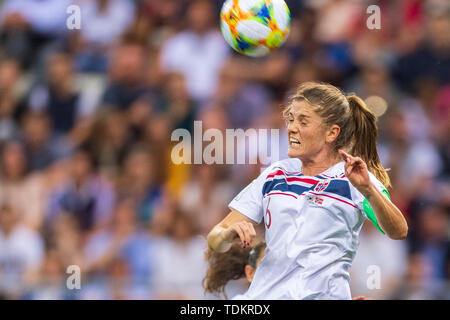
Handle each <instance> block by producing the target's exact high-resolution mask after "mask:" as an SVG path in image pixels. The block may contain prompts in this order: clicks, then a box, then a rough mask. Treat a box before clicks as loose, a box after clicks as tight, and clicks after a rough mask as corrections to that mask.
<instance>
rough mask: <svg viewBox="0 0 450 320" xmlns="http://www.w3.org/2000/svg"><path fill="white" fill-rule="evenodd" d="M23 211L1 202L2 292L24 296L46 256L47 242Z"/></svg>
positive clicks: (16, 297) (0, 253) (10, 295)
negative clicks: (26, 222) (30, 225)
mask: <svg viewBox="0 0 450 320" xmlns="http://www.w3.org/2000/svg"><path fill="white" fill-rule="evenodd" d="M20 219H21V213H20V212H19V211H17V210H16V209H15V208H14V207H13V206H11V205H9V204H5V202H2V205H1V206H0V279H1V280H0V294H1V295H3V296H5V297H7V298H9V299H21V298H22V295H23V294H25V293H26V292H27V290H29V289H30V286H31V284H33V282H34V281H35V277H36V274H37V272H38V270H39V268H40V265H41V262H42V260H43V258H44V254H45V252H44V243H43V241H42V238H41V236H40V235H39V234H38V233H37V232H36V231H34V230H31V229H30V228H28V227H26V226H24V225H23V224H22V223H21V222H20Z"/></svg>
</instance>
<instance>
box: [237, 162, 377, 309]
mask: <svg viewBox="0 0 450 320" xmlns="http://www.w3.org/2000/svg"><path fill="white" fill-rule="evenodd" d="M301 170H302V164H301V161H300V160H299V159H296V158H291V159H286V160H281V161H278V162H276V163H274V164H272V165H271V166H270V167H268V168H267V169H266V170H264V171H263V173H262V174H261V175H260V176H259V177H258V178H256V179H255V180H253V182H252V183H251V184H249V185H248V186H247V187H246V188H245V189H244V190H242V191H241V192H240V193H239V194H238V195H237V196H236V197H235V198H234V199H233V200H232V201H231V203H230V204H229V207H230V209H234V210H237V211H239V212H240V213H242V214H244V215H245V216H247V217H249V218H250V219H252V220H254V221H255V222H257V223H260V222H261V221H264V223H265V228H266V239H265V241H266V244H267V247H266V250H265V255H264V258H263V259H262V260H261V262H260V263H259V265H258V268H257V270H256V273H255V276H254V278H253V282H252V284H251V285H250V288H249V289H248V291H247V292H246V293H245V295H244V296H240V297H237V299H271V300H277V299H351V294H350V275H349V271H350V267H351V263H352V261H353V258H354V257H355V254H356V250H357V248H358V244H359V239H358V236H359V232H360V230H361V227H362V224H363V222H364V221H365V219H367V218H368V216H367V215H366V213H365V212H364V206H366V207H367V200H366V201H364V200H365V199H364V196H363V195H362V194H361V193H360V192H359V191H358V190H357V189H356V188H355V187H354V186H353V185H352V184H351V183H350V182H349V180H348V179H347V178H346V177H345V169H344V162H340V163H338V164H336V165H335V166H333V167H331V168H329V169H328V170H326V171H325V172H323V173H322V174H320V175H317V176H314V177H311V176H304V175H303V174H302V173H301ZM369 174H370V178H371V180H372V182H373V183H374V184H375V185H376V186H377V188H379V189H380V191H383V189H384V187H383V185H382V184H381V183H380V182H379V181H378V180H377V179H376V178H375V177H374V176H373V174H371V173H369ZM366 211H367V210H366ZM375 223H376V221H375Z"/></svg>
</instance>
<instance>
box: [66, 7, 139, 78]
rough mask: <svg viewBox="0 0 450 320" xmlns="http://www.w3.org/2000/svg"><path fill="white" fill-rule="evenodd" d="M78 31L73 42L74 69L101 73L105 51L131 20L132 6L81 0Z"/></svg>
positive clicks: (105, 60) (105, 66) (103, 69)
mask: <svg viewBox="0 0 450 320" xmlns="http://www.w3.org/2000/svg"><path fill="white" fill-rule="evenodd" d="M80 12H81V21H82V25H83V26H82V28H81V29H80V31H79V34H78V37H77V38H76V42H75V43H76V44H75V51H76V52H77V53H76V58H75V60H76V64H77V69H78V70H79V71H82V72H105V71H106V69H107V65H108V56H107V53H108V51H109V50H110V49H111V48H112V47H113V46H114V44H115V43H116V41H117V40H118V39H120V37H121V36H122V34H124V33H125V31H126V30H127V28H128V27H129V26H130V25H131V23H132V22H133V19H134V14H135V8H134V2H133V1H128V0H98V1H95V0H85V1H81V2H80Z"/></svg>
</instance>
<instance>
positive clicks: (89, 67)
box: [0, 0, 450, 299]
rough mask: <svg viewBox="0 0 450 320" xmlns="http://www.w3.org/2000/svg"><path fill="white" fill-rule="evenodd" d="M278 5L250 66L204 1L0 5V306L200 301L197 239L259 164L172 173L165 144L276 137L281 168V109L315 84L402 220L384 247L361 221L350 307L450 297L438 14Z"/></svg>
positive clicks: (437, 4) (201, 246) (447, 109)
mask: <svg viewBox="0 0 450 320" xmlns="http://www.w3.org/2000/svg"><path fill="white" fill-rule="evenodd" d="M286 2H287V4H288V6H289V8H290V10H291V14H292V24H291V33H290V36H289V38H288V40H287V42H286V43H285V45H284V46H283V47H282V48H281V49H279V50H277V51H275V52H273V53H272V54H271V55H269V56H268V57H266V58H258V59H252V58H247V57H244V56H242V55H239V54H237V53H235V52H233V51H232V49H231V48H229V47H228V45H227V44H226V42H225V41H224V39H223V37H222V35H221V33H220V29H219V12H220V8H221V6H222V4H223V1H221V0H164V1H161V0H79V1H76V0H0V297H1V298H4V299H185V298H190V299H203V298H211V297H208V296H204V294H203V290H202V287H201V281H202V279H203V277H204V275H205V271H206V268H207V266H206V265H205V260H204V251H205V249H206V240H205V237H206V235H207V233H208V232H209V230H210V229H211V228H212V227H213V226H214V225H215V224H216V223H217V222H218V221H219V220H220V219H222V218H223V217H224V216H225V215H226V214H228V208H227V205H228V203H229V202H230V201H231V199H232V198H233V197H234V196H235V195H236V194H237V193H238V192H239V191H240V190H241V189H242V188H243V187H244V186H245V185H247V184H248V183H249V182H250V181H251V180H252V179H253V178H255V177H256V176H257V175H258V173H259V172H260V170H261V167H262V166H261V165H260V164H257V165H207V164H198V165H185V164H184V165H183V164H181V165H175V164H174V163H173V162H172V160H171V150H172V147H173V146H174V144H175V143H176V142H174V141H171V133H172V132H173V130H175V129H177V128H184V129H186V130H188V131H190V132H192V131H193V122H194V120H201V121H202V124H203V130H206V129H208V128H215V129H218V130H221V131H222V132H225V129H226V128H242V129H248V128H269V129H270V128H272V129H273V128H278V129H280V140H281V141H280V146H281V147H280V158H286V157H287V156H286V148H287V136H285V132H286V129H285V124H284V122H283V120H282V118H281V110H282V106H283V105H284V103H285V102H286V99H287V97H288V96H289V94H291V93H292V92H293V90H295V87H296V86H297V85H298V84H299V83H301V82H303V81H309V80H316V81H326V82H330V83H332V84H334V85H336V86H339V87H340V88H342V89H343V90H345V91H346V92H356V93H357V94H358V95H359V96H361V97H362V98H363V99H366V102H367V104H368V105H369V107H370V108H371V109H372V110H373V111H374V112H375V113H376V115H377V116H378V124H379V129H380V132H379V152H380V156H381V158H382V163H383V165H384V166H385V167H386V168H390V172H389V174H390V177H391V180H392V184H393V187H392V189H391V190H390V194H391V197H392V200H393V201H394V202H395V203H396V204H397V206H398V207H399V208H400V209H401V210H402V212H403V213H404V214H405V216H406V218H407V220H408V224H409V235H408V237H407V239H406V240H404V241H392V240H390V239H388V238H387V237H386V236H383V235H382V234H381V233H379V232H378V231H377V230H376V229H375V228H374V227H373V225H372V224H370V223H369V222H366V223H365V225H364V227H363V230H362V232H361V237H360V240H361V244H360V249H359V251H358V253H357V256H356V258H355V261H354V264H353V267H352V270H351V274H352V282H351V284H352V294H353V296H357V295H365V296H369V297H373V298H376V299H450V242H449V239H450V238H449V234H450V222H449V218H450V209H449V208H450V139H449V137H450V3H449V2H448V1H445V0H442V1H441V0H424V1H421V0H398V1H389V0H384V1H383V0H382V1H364V0H361V1H353V0H320V1H319V0H315V1H312V0H287V1H286ZM374 3H376V4H377V5H378V6H379V7H380V8H381V29H374V30H370V29H369V28H368V27H367V25H366V20H367V18H368V17H369V15H370V14H369V13H366V9H367V7H368V6H369V5H370V4H374ZM71 4H77V5H78V6H79V8H80V13H81V28H80V29H79V30H77V29H75V30H69V29H68V27H67V25H66V20H67V18H68V17H69V16H70V13H67V11H66V10H67V8H68V6H69V5H71ZM71 265H77V266H79V267H80V270H81V289H80V290H70V289H68V288H67V286H66V280H67V278H68V277H69V276H70V274H68V273H67V272H66V271H67V268H68V266H71ZM377 268H378V269H377ZM378 271H379V275H380V279H381V281H380V282H379V283H378V282H377V281H375V282H374V283H372V284H370V282H371V281H372V280H371V279H373V278H371V276H374V275H376V274H377V272H378ZM241 289H244V288H241Z"/></svg>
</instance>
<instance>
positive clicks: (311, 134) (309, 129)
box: [283, 82, 390, 187]
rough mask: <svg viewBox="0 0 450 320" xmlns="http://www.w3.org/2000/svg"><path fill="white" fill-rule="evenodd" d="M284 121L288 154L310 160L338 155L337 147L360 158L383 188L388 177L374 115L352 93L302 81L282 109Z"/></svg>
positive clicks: (387, 181) (387, 183) (322, 84)
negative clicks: (383, 164) (285, 123)
mask: <svg viewBox="0 0 450 320" xmlns="http://www.w3.org/2000/svg"><path fill="white" fill-rule="evenodd" d="M283 117H284V118H285V119H286V121H287V124H288V135H289V151H288V155H289V157H294V158H299V159H301V160H302V161H311V159H314V158H317V157H323V158H325V159H333V158H336V159H338V158H339V154H338V150H339V149H343V150H344V151H348V152H349V153H350V154H352V155H353V156H358V157H361V158H362V159H363V160H364V161H365V162H366V164H367V167H368V169H369V170H370V171H371V172H372V173H373V174H374V175H375V176H376V178H378V180H380V181H381V182H382V183H383V184H384V185H385V186H386V187H388V186H389V185H390V182H389V177H388V175H387V173H386V171H385V169H384V168H383V166H382V165H381V162H380V159H379V157H378V153H377V147H376V142H377V126H376V117H375V115H374V114H373V113H372V111H370V110H369V109H368V108H367V106H366V104H365V103H364V101H363V100H362V99H361V98H359V97H357V96H356V95H354V94H350V95H345V94H344V93H343V92H342V91H341V90H339V89H338V88H336V87H334V86H332V85H330V84H326V83H317V82H305V83H303V84H302V85H300V86H299V88H298V90H297V92H296V93H295V94H294V95H293V96H292V97H291V101H290V103H289V105H288V106H287V107H286V108H285V109H284V111H283Z"/></svg>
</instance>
